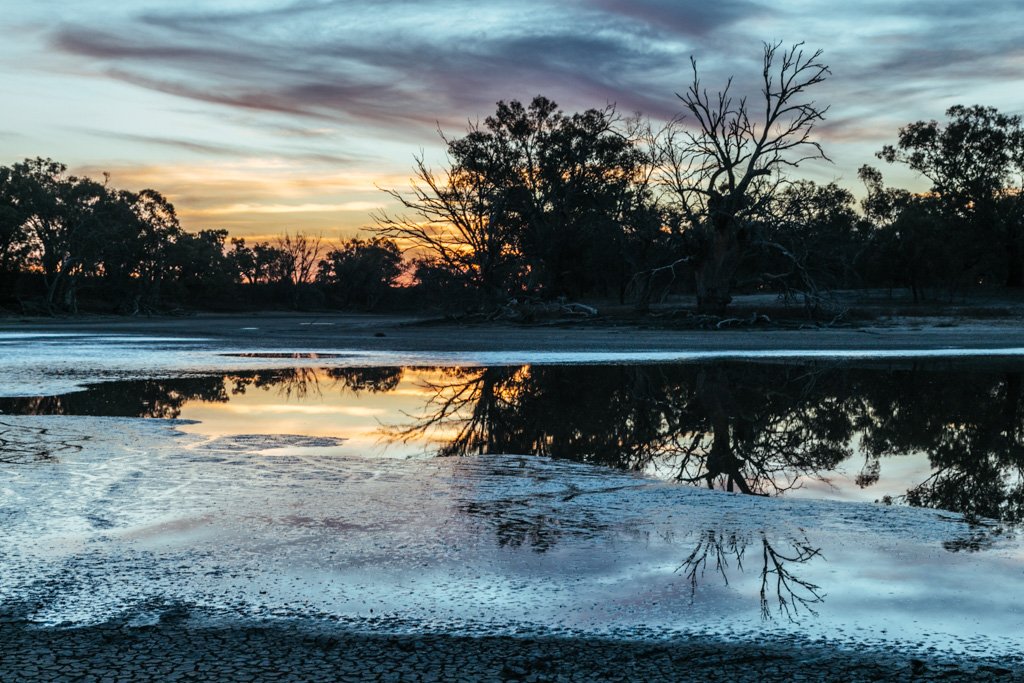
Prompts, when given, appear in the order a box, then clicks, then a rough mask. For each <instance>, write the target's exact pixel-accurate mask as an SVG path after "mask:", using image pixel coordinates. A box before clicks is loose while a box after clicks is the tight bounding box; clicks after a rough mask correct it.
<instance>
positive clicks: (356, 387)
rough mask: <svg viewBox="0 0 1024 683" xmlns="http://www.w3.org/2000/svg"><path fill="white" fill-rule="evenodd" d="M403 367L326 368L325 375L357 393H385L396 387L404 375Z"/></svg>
mask: <svg viewBox="0 0 1024 683" xmlns="http://www.w3.org/2000/svg"><path fill="white" fill-rule="evenodd" d="M404 372H405V371H404V369H403V368H390V367H383V368H328V369H327V376H328V377H330V378H331V379H333V380H334V381H335V382H337V383H339V384H340V385H341V387H342V388H343V389H346V390H348V391H351V392H352V393H354V394H359V393H360V392H362V391H368V392H370V393H371V394H379V393H387V392H389V391H394V390H395V389H397V388H398V384H399V383H400V382H401V381H402V376H403V375H404Z"/></svg>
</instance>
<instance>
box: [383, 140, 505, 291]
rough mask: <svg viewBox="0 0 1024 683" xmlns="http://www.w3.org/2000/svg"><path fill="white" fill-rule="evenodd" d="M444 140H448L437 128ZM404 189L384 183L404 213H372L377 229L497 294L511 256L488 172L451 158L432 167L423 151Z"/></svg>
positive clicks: (497, 195) (496, 193)
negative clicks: (441, 167) (443, 164)
mask: <svg viewBox="0 0 1024 683" xmlns="http://www.w3.org/2000/svg"><path fill="white" fill-rule="evenodd" d="M441 139H442V140H443V141H444V142H445V144H446V145H448V144H450V143H449V140H448V139H447V138H446V137H445V136H444V134H443V133H441ZM415 159H416V163H415V166H414V172H415V174H416V177H415V178H414V179H413V180H412V181H411V183H410V186H409V189H408V190H407V191H401V190H391V189H384V190H383V191H384V192H385V193H386V194H388V195H389V196H390V197H391V198H392V199H394V200H395V201H396V202H397V203H398V204H399V206H401V207H402V209H403V210H404V212H405V213H403V214H400V215H394V214H390V213H388V212H386V211H381V212H378V213H376V214H374V215H373V218H374V220H375V221H376V227H375V232H376V234H378V235H380V236H382V237H386V238H389V239H393V240H395V241H396V242H397V243H398V245H399V246H400V247H402V249H403V251H405V252H407V253H412V254H414V255H421V256H424V257H426V258H428V259H431V260H434V261H436V262H437V263H438V264H439V265H441V266H442V267H443V268H444V269H445V270H446V271H447V272H449V273H452V274H453V275H454V276H456V277H458V278H460V279H461V280H462V281H463V282H464V283H465V284H467V285H469V286H470V287H473V288H476V289H479V290H481V291H482V292H484V295H485V296H486V297H487V298H488V299H492V300H497V298H498V297H499V295H500V293H501V291H502V284H503V283H502V279H503V271H504V270H505V269H507V263H508V261H510V260H511V257H512V247H511V246H510V244H509V242H508V240H507V239H506V235H504V226H503V225H502V221H500V220H497V218H498V215H499V214H501V212H502V209H501V203H502V202H501V199H500V194H501V193H500V191H499V190H500V188H497V187H495V185H494V183H493V181H492V179H491V178H489V177H488V174H487V173H485V172H482V171H481V170H477V169H469V168H465V167H463V166H460V165H458V164H456V163H454V162H452V161H451V160H449V163H448V165H447V167H446V168H445V169H444V170H443V171H441V172H437V171H434V170H433V169H431V168H430V167H429V166H427V164H426V162H425V160H424V158H423V156H422V155H419V156H417V157H416V158H415Z"/></svg>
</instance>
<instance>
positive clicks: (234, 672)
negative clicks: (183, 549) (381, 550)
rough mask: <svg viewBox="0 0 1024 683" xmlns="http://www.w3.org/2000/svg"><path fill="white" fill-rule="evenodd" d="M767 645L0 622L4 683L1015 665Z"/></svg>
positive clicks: (732, 674)
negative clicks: (42, 625) (66, 626)
mask: <svg viewBox="0 0 1024 683" xmlns="http://www.w3.org/2000/svg"><path fill="white" fill-rule="evenodd" d="M1021 660H1022V658H1017V659H1016V660H1014V661H1007V660H999V661H991V660H988V659H980V658H979V659H973V658H963V659H960V660H959V661H950V660H948V659H943V658H941V657H931V656H927V655H924V656H913V657H911V656H909V655H901V654H898V653H892V652H885V651H880V650H875V649H871V648H865V649H862V650H850V649H844V648H837V647H835V646H834V645H832V644H830V643H828V642H825V641H823V640H822V641H818V642H810V641H804V640H801V639H796V638H794V639H787V640H776V639H772V638H768V639H765V640H762V641H760V642H756V643H737V642H726V641H722V640H716V639H709V638H692V639H683V640H678V639H677V640H663V641H623V640H602V639H596V638H565V637H544V636H536V635H534V636H523V637H507V636H504V637H502V636H484V637H467V636H459V635H446V634H436V633H426V634H416V635H409V634H388V633H373V632H367V631H358V630H352V629H350V628H342V627H338V626H334V625H330V624H318V623H316V622H312V621H308V620H294V621H285V620H280V619H279V620H276V621H274V622H253V621H246V622H239V623H233V624H224V623H220V624H215V625H214V624H202V623H189V620H188V619H186V618H182V617H178V618H174V617H172V618H170V619H166V620H162V621H161V622H160V623H157V624H153V625H147V626H141V627H138V626H136V627H133V626H129V625H127V624H125V623H108V624H104V625H99V626H88V627H79V628H71V629H53V628H48V629H39V628H32V627H31V626H29V625H27V624H25V623H19V622H17V621H16V620H11V619H8V620H6V621H3V620H0V678H2V679H3V680H5V681H8V680H10V681H24V682H25V683H34V682H35V681H47V682H52V681H107V680H112V681H124V682H134V681H156V680H160V681H374V680H376V681H597V680H602V681H795V680H804V681H817V680H821V681H826V680H827V681H840V680H841V681H911V680H912V681H938V680H942V681H951V680H971V681H1006V680H1020V677H1021V676H1024V661H1021Z"/></svg>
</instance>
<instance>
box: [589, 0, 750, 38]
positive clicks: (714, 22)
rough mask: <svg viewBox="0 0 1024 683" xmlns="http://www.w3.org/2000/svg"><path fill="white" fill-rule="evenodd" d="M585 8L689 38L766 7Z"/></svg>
mask: <svg viewBox="0 0 1024 683" xmlns="http://www.w3.org/2000/svg"><path fill="white" fill-rule="evenodd" d="M588 4H589V5H591V6H592V7H594V8H595V9H599V10H601V11H603V12H607V13H608V14H610V15H613V16H616V17H622V18H627V19H635V20H638V21H641V22H643V23H645V24H647V25H648V26H649V27H651V28H653V29H655V30H657V31H669V32H672V33H676V34H679V35H682V36H687V37H691V38H692V37H703V36H706V35H708V34H710V33H713V32H715V31H717V30H719V29H722V28H725V27H727V26H730V25H732V24H734V23H735V22H737V21H739V20H741V19H751V18H755V17H758V16H761V15H763V14H765V13H767V10H766V8H765V7H763V6H762V5H760V4H759V3H755V2H749V1H748V0H718V2H707V1H706V0H697V1H696V2H694V1H693V0H588Z"/></svg>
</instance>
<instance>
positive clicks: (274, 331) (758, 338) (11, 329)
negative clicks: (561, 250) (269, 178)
mask: <svg viewBox="0 0 1024 683" xmlns="http://www.w3.org/2000/svg"><path fill="white" fill-rule="evenodd" d="M0 333H20V334H25V333H31V334H106V335H141V336H147V337H150V336H159V337H178V338H181V337H187V338H201V339H207V340H210V341H216V342H220V343H222V344H228V343H230V344H239V345H245V346H246V347H251V348H253V349H295V348H299V347H301V348H305V349H312V348H346V349H359V350H366V351H400V352H403V351H425V352H430V351H466V352H474V351H525V350H529V351H564V352H571V351H633V352H639V351H709V350H719V351H721V350H736V351H750V350H781V349H791V350H808V349H820V350H825V351H827V350H898V349H908V350H912V349H941V348H979V349H985V348H1001V347H1011V346H1018V345H1021V343H1022V340H1024V320H1020V319H1016V318H999V319H992V320H982V319H958V320H951V319H948V318H935V319H932V318H917V319H906V320H900V319H893V320H887V321H885V322H882V323H873V324H870V325H862V326H848V327H815V326H808V327H806V328H804V329H779V328H772V327H753V328H751V327H737V328H727V329H709V330H694V329H664V328H652V327H645V326H643V325H637V324H610V323H609V324H606V325H605V324H586V325H570V324H565V325H518V324H509V323H458V322H452V321H443V320H436V319H428V318H423V317H416V316H399V315H358V314H344V315H327V314H324V315H313V314H299V313H266V314H259V315H249V314H245V315H213V314H201V315H195V316H187V317H153V318H125V317H118V316H80V317H74V318H7V319H0Z"/></svg>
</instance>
